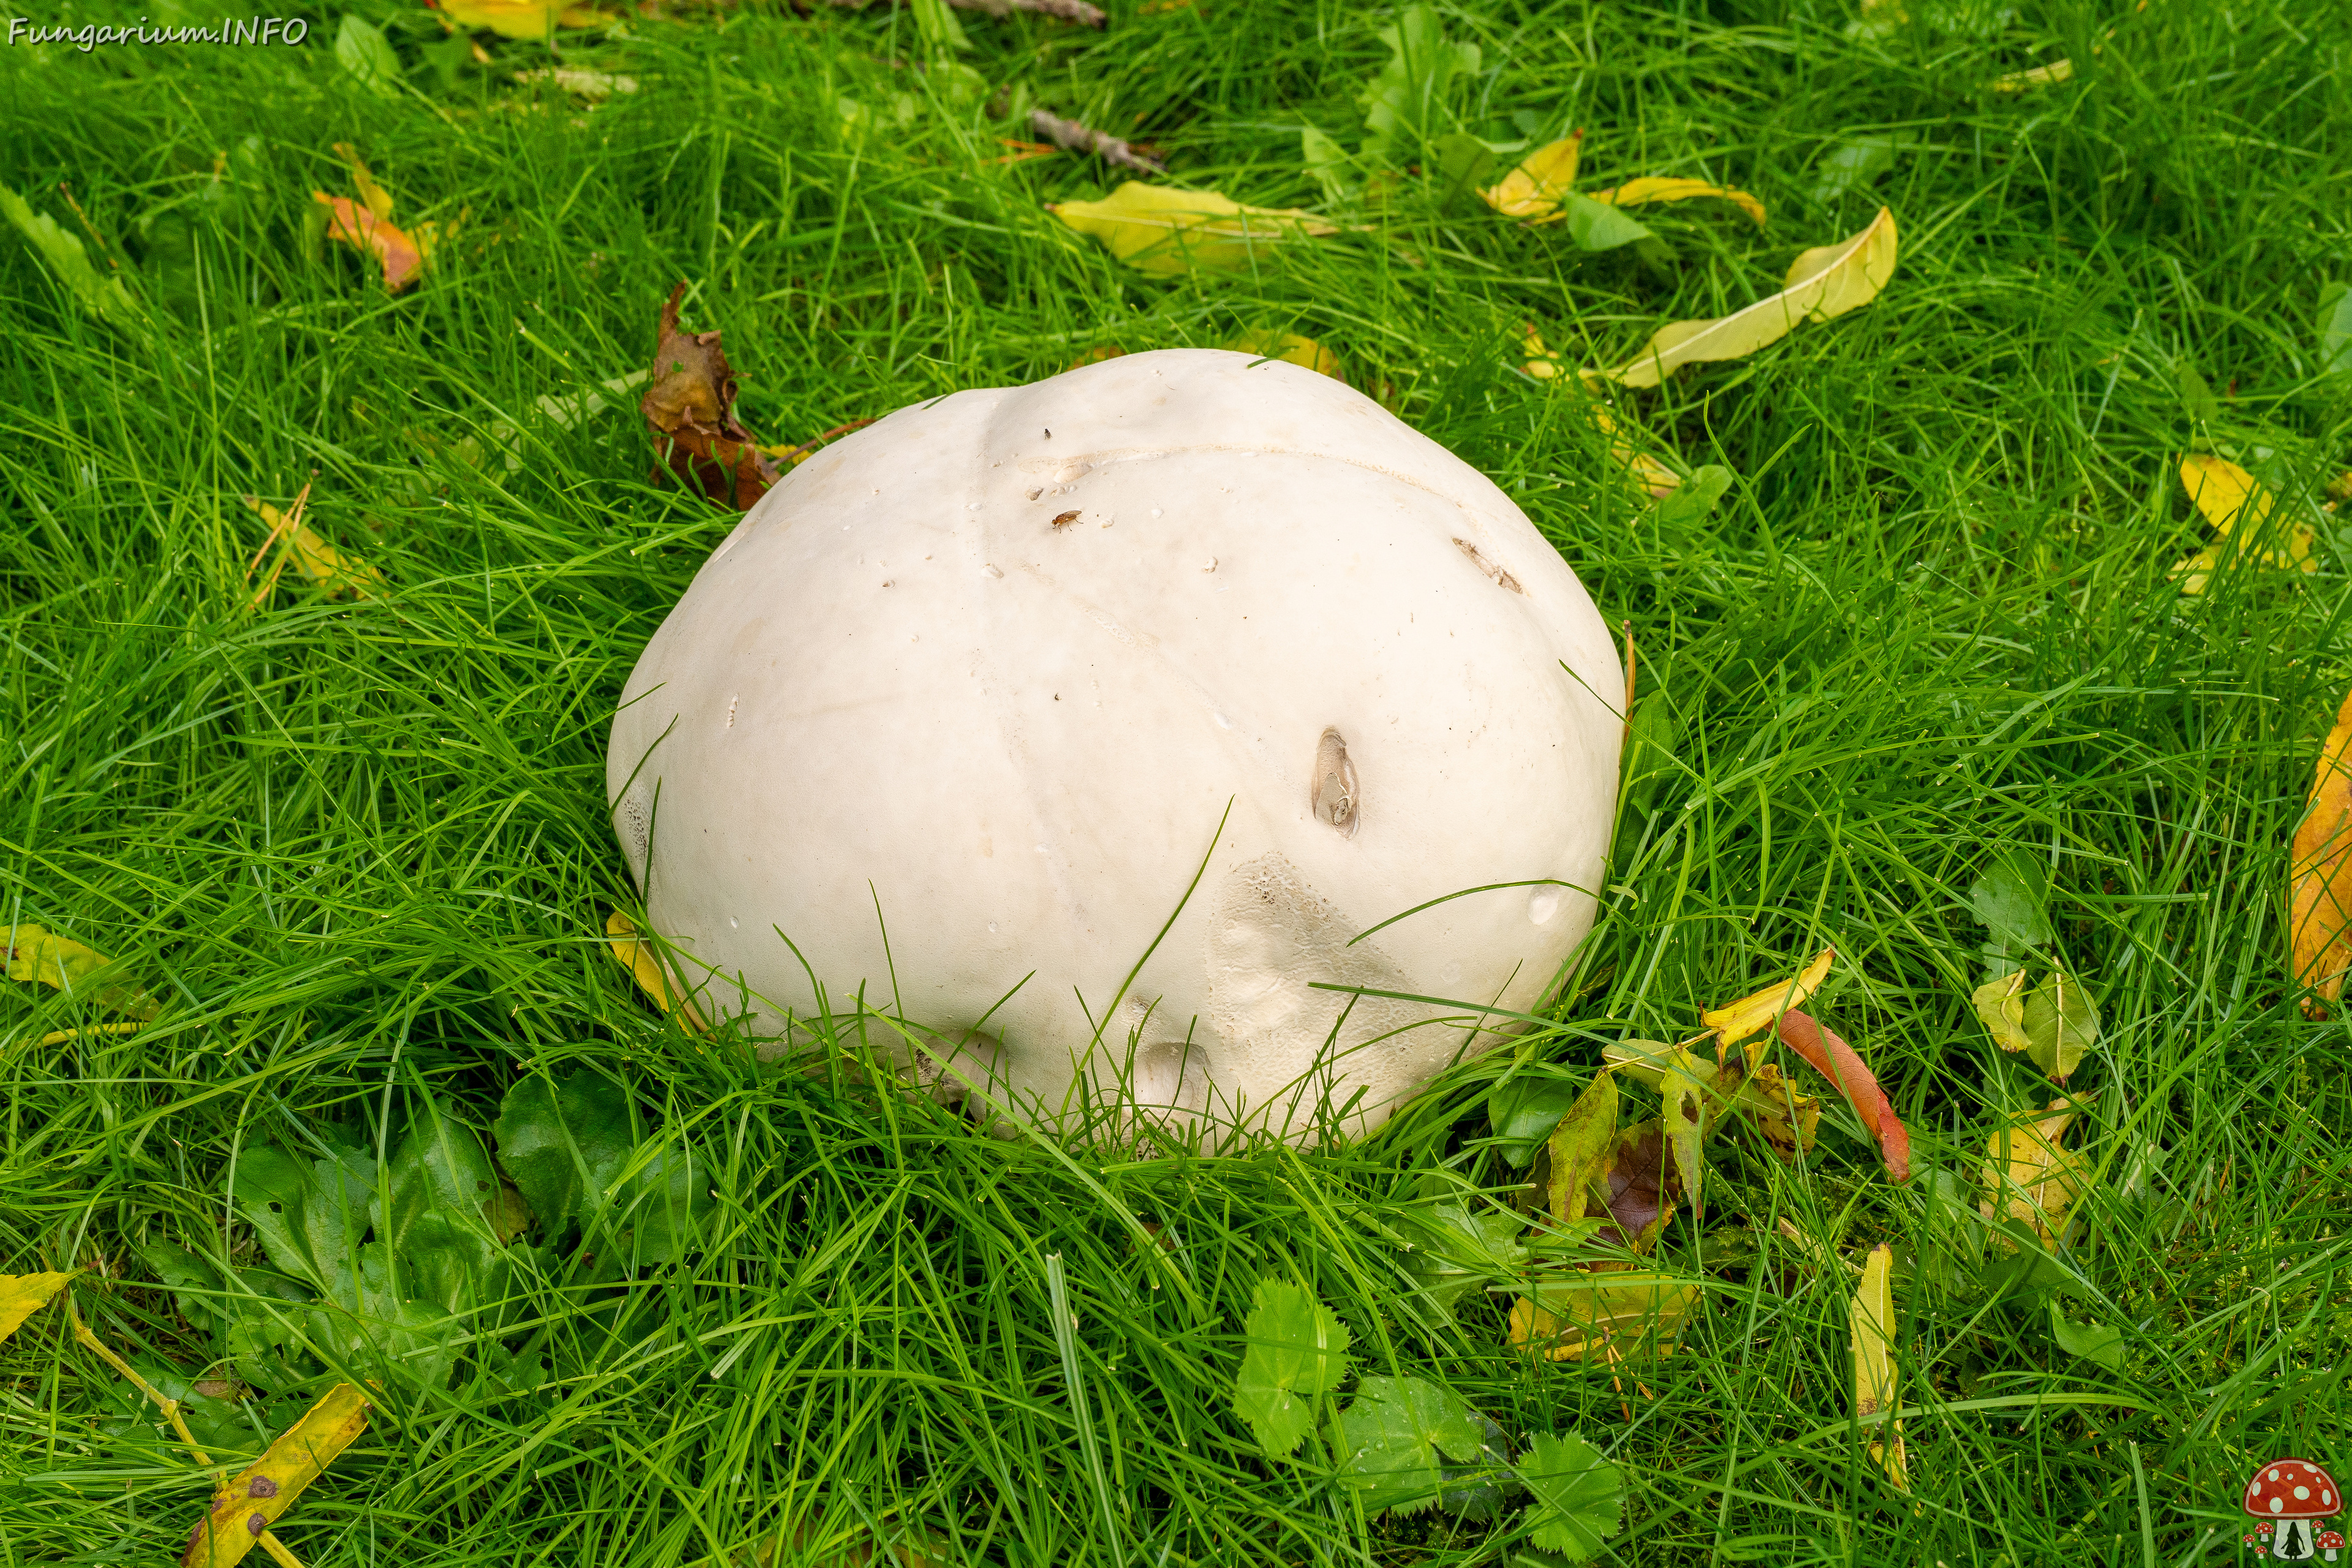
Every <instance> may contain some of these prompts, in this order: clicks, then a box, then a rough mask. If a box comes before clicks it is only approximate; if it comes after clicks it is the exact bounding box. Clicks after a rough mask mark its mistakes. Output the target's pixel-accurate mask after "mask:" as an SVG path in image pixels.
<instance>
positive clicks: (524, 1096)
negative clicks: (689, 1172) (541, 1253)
mask: <svg viewBox="0 0 2352 1568" xmlns="http://www.w3.org/2000/svg"><path fill="white" fill-rule="evenodd" d="M491 1132H492V1133H493V1135H494V1136H496V1137H497V1139H498V1144H499V1164H501V1165H503V1166H504V1167H506V1172H507V1174H509V1175H510V1176H512V1177H513V1178H514V1184H515V1185H516V1186H517V1187H518V1188H520V1189H521V1192H522V1196H523V1202H525V1203H527V1204H529V1205H530V1212H531V1213H533V1214H535V1215H538V1216H539V1223H540V1226H541V1235H542V1238H543V1239H547V1240H552V1239H553V1238H554V1237H555V1234H556V1233H557V1232H559V1231H561V1230H562V1228H563V1227H564V1226H566V1225H567V1224H570V1223H573V1222H576V1223H578V1224H579V1225H581V1226H583V1228H585V1227H587V1226H591V1225H593V1223H594V1221H595V1220H596V1218H597V1217H598V1216H599V1215H602V1214H603V1213H604V1210H605V1209H606V1208H607V1207H608V1206H609V1205H610V1202H611V1200H610V1199H608V1198H607V1197H606V1195H605V1194H607V1192H609V1191H610V1189H611V1188H612V1186H613V1184H614V1182H615V1181H616V1180H617V1179H618V1178H619V1176H620V1173H621V1171H622V1169H623V1167H624V1166H625V1164H626V1163H627V1161H628V1157H629V1151H630V1148H631V1146H632V1145H633V1144H634V1142H635V1138H634V1137H633V1136H632V1134H631V1132H630V1128H629V1098H628V1094H627V1092H626V1091H625V1090H624V1089H621V1087H620V1086H619V1085H617V1084H615V1083H613V1082H612V1081H611V1080H609V1079H604V1078H601V1077H599V1076H597V1075H596V1074H594V1073H592V1072H579V1073H575V1074H573V1075H572V1077H570V1078H568V1079H564V1080H563V1081H562V1082H561V1083H554V1084H551V1083H550V1082H549V1081H548V1080H547V1079H544V1078H541V1077H538V1076H536V1075H534V1076H532V1077H530V1078H527V1079H523V1080H522V1081H521V1082H520V1083H518V1084H516V1085H515V1086H514V1087H513V1088H512V1089H508V1090H507V1095H506V1099H505V1100H504V1101H503V1102H502V1103H501V1104H500V1105H499V1119H498V1121H497V1122H496V1123H495V1124H494V1125H493V1126H492V1128H491Z"/></svg>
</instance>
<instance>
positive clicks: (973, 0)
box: [948, 0, 1103, 27]
mask: <svg viewBox="0 0 2352 1568" xmlns="http://www.w3.org/2000/svg"><path fill="white" fill-rule="evenodd" d="M948 4H949V5H952V6H954V7H955V8H956V9H957V10H959V11H978V12H981V13H982V14H983V15H986V16H1011V15H1013V12H1015V11H1029V12H1034V13H1035V14H1036V15H1037V16H1054V17H1058V18H1059V19H1060V20H1062V21H1065V22H1076V23H1077V24H1078V25H1079V26H1082V27H1099V26H1102V25H1103V14H1102V7H1101V6H1099V5H1087V0H948Z"/></svg>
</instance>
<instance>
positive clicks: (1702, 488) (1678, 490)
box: [1658, 463, 1735, 528]
mask: <svg viewBox="0 0 2352 1568" xmlns="http://www.w3.org/2000/svg"><path fill="white" fill-rule="evenodd" d="M1734 477H1735V476H1734V475H1733V474H1732V471H1731V470H1730V469H1729V468H1724V467H1723V466H1722V465H1720V464H1717V463H1709V464H1707V465H1706V466H1705V467H1704V468H1695V469H1693V470H1692V472H1691V477H1690V478H1688V479H1685V480H1684V481H1683V482H1682V483H1681V484H1679V485H1677V486H1675V489H1673V490H1672V491H1670V492H1669V493H1668V494H1667V495H1666V497H1665V499H1664V500H1661V501H1659V502H1658V524H1659V526H1660V527H1662V528H1675V527H1680V526H1682V525H1684V524H1687V523H1694V522H1696V521H1699V520H1700V519H1702V518H1704V517H1705V516H1706V514H1707V513H1709V512H1711V511H1713V510H1715V507H1716V503H1717V501H1719V500H1722V499H1723V498H1724V497H1725V496H1727V495H1728V494H1729V493H1730V492H1731V481H1732V479H1733V478H1734Z"/></svg>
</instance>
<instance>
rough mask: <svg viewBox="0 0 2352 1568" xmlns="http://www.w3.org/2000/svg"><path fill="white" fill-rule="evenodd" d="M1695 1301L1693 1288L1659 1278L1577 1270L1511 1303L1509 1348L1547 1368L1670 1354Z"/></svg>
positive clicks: (1657, 1276) (1548, 1281) (1606, 1270)
mask: <svg viewBox="0 0 2352 1568" xmlns="http://www.w3.org/2000/svg"><path fill="white" fill-rule="evenodd" d="M1698 1300H1699V1289H1698V1287H1697V1286H1696V1285H1691V1284H1685V1283H1684V1282H1682V1281H1680V1280H1676V1279H1670V1278H1668V1277H1667V1276H1665V1275H1663V1274H1649V1273H1637V1272H1629V1271H1626V1270H1622V1269H1578V1270H1575V1271H1574V1272H1573V1273H1572V1274H1571V1275H1570V1277H1569V1278H1567V1279H1558V1278H1555V1279H1548V1280H1546V1281H1544V1282H1542V1283H1541V1284H1538V1285H1537V1286H1536V1287H1535V1288H1534V1289H1533V1291H1532V1292H1531V1293H1530V1294H1529V1295H1527V1296H1522V1297H1520V1298H1519V1300H1517V1301H1516V1302H1514V1303H1512V1306H1511V1318H1510V1328H1509V1339H1510V1344H1511V1346H1512V1348H1513V1349H1515V1350H1518V1351H1521V1352H1525V1353H1527V1354H1528V1355H1533V1356H1540V1357H1542V1358H1543V1359H1545V1360H1547V1361H1601V1362H1615V1361H1622V1360H1623V1359H1625V1357H1626V1356H1627V1355H1629V1354H1631V1353H1633V1352H1640V1351H1644V1350H1649V1351H1654V1352H1655V1353H1657V1354H1659V1355H1671V1354H1673V1353H1674V1350H1675V1340H1676V1338H1677V1337H1678V1336H1679V1334H1680V1333H1681V1331H1682V1325H1683V1321H1684V1320H1685V1318H1687V1317H1688V1316H1690V1314H1691V1312H1692V1310H1694V1309H1696V1306H1697V1305H1698Z"/></svg>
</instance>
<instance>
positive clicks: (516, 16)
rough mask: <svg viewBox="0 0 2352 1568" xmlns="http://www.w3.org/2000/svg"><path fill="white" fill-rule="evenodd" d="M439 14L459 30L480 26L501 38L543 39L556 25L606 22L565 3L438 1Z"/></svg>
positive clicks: (561, 0) (558, 0)
mask: <svg viewBox="0 0 2352 1568" xmlns="http://www.w3.org/2000/svg"><path fill="white" fill-rule="evenodd" d="M440 5H441V13H442V15H444V16H447V17H448V18H449V20H451V21H452V22H455V23H456V24H457V26H460V27H483V28H487V29H488V30H489V31H490V32H493V33H496V34H497V35H499V37H502V38H544V37H547V35H548V34H549V33H551V32H552V31H553V30H554V29H555V28H556V27H557V26H565V27H593V26H597V25H598V24H599V23H602V22H605V21H608V20H610V18H609V17H606V16H603V15H602V14H600V13H599V12H597V11H595V10H593V9H592V8H590V7H588V6H585V5H568V4H566V3H565V0H440Z"/></svg>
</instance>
